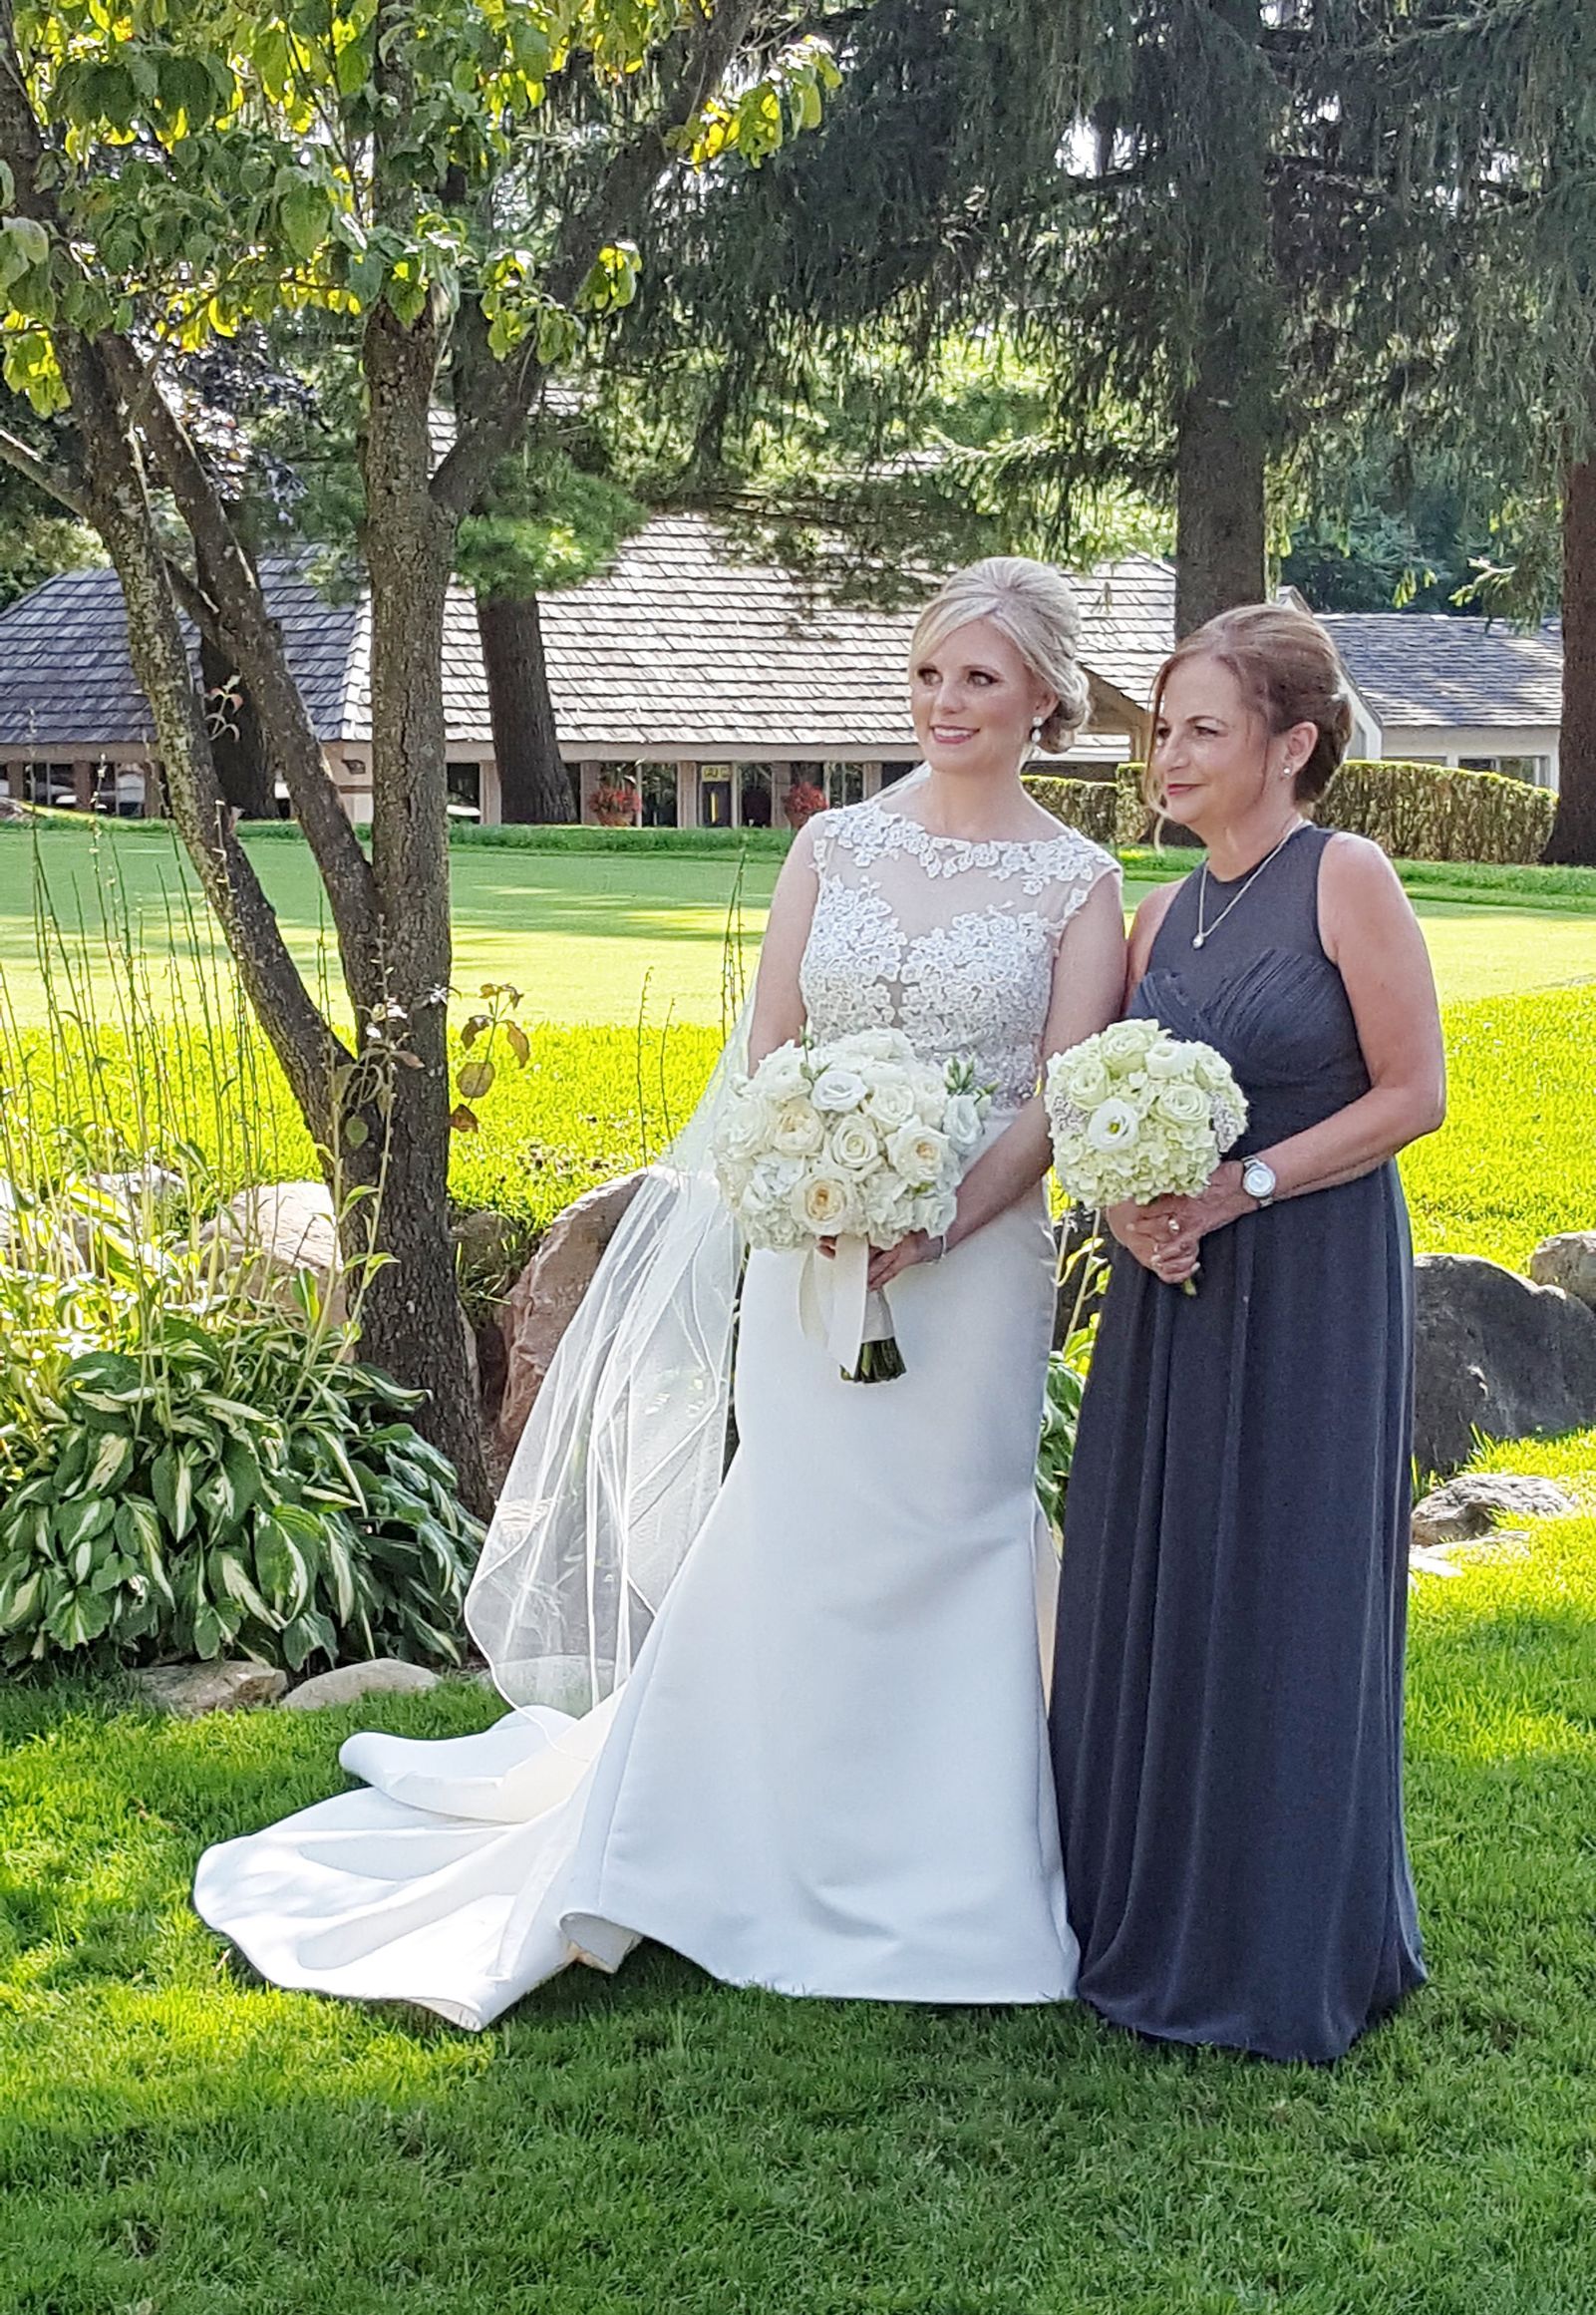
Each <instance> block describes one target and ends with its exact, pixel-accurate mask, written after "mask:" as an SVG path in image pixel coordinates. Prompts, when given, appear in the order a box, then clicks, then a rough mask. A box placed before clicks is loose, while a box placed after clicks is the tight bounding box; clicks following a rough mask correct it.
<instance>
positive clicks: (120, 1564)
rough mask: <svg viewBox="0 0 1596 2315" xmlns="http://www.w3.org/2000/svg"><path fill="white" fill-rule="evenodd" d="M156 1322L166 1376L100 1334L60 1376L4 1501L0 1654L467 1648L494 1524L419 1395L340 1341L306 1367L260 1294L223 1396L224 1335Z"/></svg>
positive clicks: (287, 1657) (451, 1657)
mask: <svg viewBox="0 0 1596 2315" xmlns="http://www.w3.org/2000/svg"><path fill="white" fill-rule="evenodd" d="M163 1332H164V1336H165V1339H164V1340H163V1342H162V1344H161V1346H160V1349H161V1360H160V1373H159V1374H156V1373H152V1372H151V1371H150V1370H149V1368H148V1366H147V1365H146V1364H142V1362H141V1360H140V1359H138V1358H136V1357H133V1356H130V1355H129V1354H127V1353H125V1352H120V1351H108V1350H97V1351H88V1352H85V1353H83V1354H81V1355H80V1356H79V1357H77V1358H74V1359H72V1360H71V1361H70V1362H69V1363H68V1365H67V1367H66V1369H65V1371H64V1373H63V1375H62V1377H61V1383H60V1415H61V1420H60V1423H59V1425H58V1426H57V1427H56V1428H55V1430H54V1431H53V1433H52V1435H51V1436H50V1438H49V1440H48V1441H47V1442H46V1443H45V1445H44V1449H43V1452H42V1453H40V1454H39V1455H38V1456H37V1458H36V1459H35V1460H36V1468H35V1469H34V1470H33V1471H32V1472H31V1474H30V1475H29V1476H28V1477H27V1478H25V1479H24V1480H23V1482H22V1484H21V1485H20V1486H19V1487H16V1488H13V1489H12V1490H11V1491H10V1493H9V1494H8V1496H7V1499H6V1502H5V1504H4V1507H3V1508H0V1656H3V1659H4V1661H5V1662H6V1663H7V1664H8V1665H16V1664H21V1663H25V1662H27V1661H29V1660H35V1659H38V1658H41V1657H44V1656H46V1655H48V1654H50V1653H52V1652H55V1651H60V1652H64V1653H68V1654H71V1653H74V1652H77V1651H90V1652H92V1653H93V1654H94V1655H96V1656H99V1657H101V1658H107V1659H109V1658H121V1659H125V1660H142V1659H149V1658H152V1657H157V1656H173V1655H175V1656H183V1657H186V1656H199V1657H210V1656H216V1655H219V1654H222V1653H225V1652H229V1651H234V1650H238V1651H242V1652H244V1653H246V1654H250V1655H254V1656H260V1657H265V1658H269V1659H271V1660H272V1661H274V1662H275V1661H281V1662H283V1663H286V1664H287V1665H289V1666H290V1667H291V1668H292V1669H294V1670H296V1671H297V1670H298V1669H299V1668H300V1667H301V1666H303V1665H304V1664H305V1663H306V1661H307V1660H308V1659H309V1658H311V1657H313V1656H321V1657H325V1658H326V1659H327V1660H328V1661H330V1662H336V1661H337V1660H338V1659H339V1658H340V1657H342V1656H346V1655H348V1654H350V1653H352V1652H358V1653H359V1654H361V1655H375V1654H379V1653H391V1654H398V1655H403V1656H410V1657H431V1658H435V1659H436V1658H442V1659H445V1660H446V1661H451V1662H453V1661H457V1660H458V1658H459V1655H460V1638H459V1634H460V1629H461V1606H462V1602H463V1598H464V1592H465V1586H466V1583H467V1580H468V1578H469V1576H470V1572H471V1568H472V1565H473V1563H474V1560H475V1557H476V1553H477V1550H478V1548H479V1543H480V1539H481V1530H480V1528H479V1526H478V1525H477V1523H476V1522H475V1520H473V1519H472V1518H471V1517H470V1515H469V1514H468V1513H466V1512H465V1511H464V1510H463V1509H462V1508H461V1506H460V1504H459V1502H458V1500H457V1499H456V1494H455V1487H454V1473H453V1471H452V1469H451V1467H450V1465H449V1464H448V1462H447V1461H446V1460H445V1459H444V1457H443V1456H441V1455H440V1454H439V1453H438V1452H437V1450H436V1449H435V1448H433V1447H430V1446H429V1445H428V1444H427V1442H426V1441H425V1440H424V1439H422V1438H421V1437H420V1436H419V1435H418V1433H417V1432H416V1431H415V1430H414V1429H413V1428H412V1427H411V1425H410V1424H409V1423H407V1422H405V1421H403V1420H402V1419H401V1418H402V1414H403V1411H404V1410H405V1409H406V1408H408V1407H411V1406H413V1405H414V1404H415V1399H414V1396H413V1394H411V1393H409V1392H406V1391H402V1390H401V1389H400V1388H399V1386H398V1385H397V1384H395V1383H393V1382H391V1381H390V1380H389V1379H388V1378H387V1377H386V1376H383V1375H380V1374H378V1373H376V1372H375V1371H374V1370H373V1369H371V1368H369V1367H361V1366H355V1365H350V1364H345V1363H342V1362H340V1361H339V1360H337V1359H336V1357H329V1358H328V1359H327V1360H326V1362H325V1364H324V1365H323V1366H322V1368H321V1369H320V1371H314V1372H311V1373H309V1374H307V1373H306V1372H305V1370H304V1366H303V1360H302V1353H301V1351H300V1348H299V1346H298V1345H297V1344H296V1343H295V1342H294V1341H293V1339H292V1338H293V1329H292V1325H291V1323H290V1322H289V1321H288V1320H286V1319H285V1318H283V1317H282V1316H280V1315H278V1314H276V1313H263V1314H262V1315H261V1316H260V1317H259V1318H258V1319H257V1320H256V1321H255V1322H254V1324H253V1334H254V1339H253V1340H252V1341H250V1342H248V1343H245V1344H240V1343H239V1342H237V1341H236V1340H234V1341H233V1342H232V1343H230V1344H229V1345H228V1346H227V1350H228V1352H229V1353H230V1354H236V1353H237V1352H238V1351H239V1350H240V1349H243V1350H244V1351H245V1352H246V1353H247V1354H248V1355H250V1357H251V1359H252V1363H253V1365H254V1388H253V1389H252V1391H251V1393H250V1396H249V1398H248V1399H247V1400H244V1399H240V1398H234V1397H229V1396H227V1395H226V1394H225V1392H224V1390H223V1389H222V1388H221V1387H220V1384H221V1377H220V1375H219V1373H218V1369H219V1368H220V1367H221V1365H222V1363H223V1352H222V1346H221V1345H220V1344H219V1343H218V1342H217V1340H216V1338H215V1337H214V1336H212V1335H211V1334H210V1333H208V1332H207V1330H206V1329H205V1328H204V1327H203V1326H201V1325H199V1324H197V1323H196V1322H195V1321H193V1320H192V1319H190V1318H187V1317H185V1316H183V1315H181V1314H180V1313H172V1314H170V1315H169V1316H168V1317H167V1318H166V1319H165V1321H164V1322H163ZM276 1386H281V1388H280V1389H279V1388H277V1387H276Z"/></svg>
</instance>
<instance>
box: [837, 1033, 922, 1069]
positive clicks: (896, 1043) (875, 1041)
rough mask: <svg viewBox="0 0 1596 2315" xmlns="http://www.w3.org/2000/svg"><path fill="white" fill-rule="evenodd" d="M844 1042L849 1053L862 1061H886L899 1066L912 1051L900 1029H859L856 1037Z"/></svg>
mask: <svg viewBox="0 0 1596 2315" xmlns="http://www.w3.org/2000/svg"><path fill="white" fill-rule="evenodd" d="M846 1042H847V1046H848V1049H849V1051H851V1052H853V1053H856V1054H858V1056H859V1057H860V1059H861V1060H863V1061H888V1062H898V1063H900V1064H901V1063H902V1062H904V1061H906V1060H907V1059H908V1057H909V1054H910V1052H911V1051H912V1048H911V1046H910V1044H909V1041H908V1039H907V1038H906V1037H905V1036H904V1034H903V1032H902V1030H901V1029H861V1030H860V1031H859V1032H858V1034H857V1035H856V1036H854V1037H850V1038H848V1039H847V1041H846Z"/></svg>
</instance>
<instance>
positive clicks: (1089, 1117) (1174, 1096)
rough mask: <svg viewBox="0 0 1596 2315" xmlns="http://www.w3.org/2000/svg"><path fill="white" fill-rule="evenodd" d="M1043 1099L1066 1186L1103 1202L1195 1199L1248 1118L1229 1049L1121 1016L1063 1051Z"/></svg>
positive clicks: (1089, 1200) (1188, 1286) (1052, 1065)
mask: <svg viewBox="0 0 1596 2315" xmlns="http://www.w3.org/2000/svg"><path fill="white" fill-rule="evenodd" d="M1043 1098H1044V1100H1045V1102H1046V1105H1047V1112H1048V1122H1049V1124H1050V1125H1051V1126H1052V1128H1053V1164H1054V1170H1055V1171H1056V1172H1057V1174H1058V1176H1059V1179H1060V1181H1061V1182H1062V1183H1063V1185H1064V1189H1065V1192H1066V1194H1067V1195H1068V1196H1070V1197H1073V1198H1074V1199H1075V1200H1076V1201H1077V1202H1078V1203H1079V1204H1081V1205H1088V1206H1093V1207H1097V1208H1100V1209H1101V1208H1102V1207H1103V1206H1106V1205H1118V1204H1120V1203H1122V1202H1123V1201H1124V1200H1126V1199H1133V1200H1134V1201H1135V1203H1136V1204H1137V1205H1150V1204H1151V1202H1152V1200H1153V1199H1154V1198H1155V1197H1194V1196H1195V1195H1196V1193H1197V1191H1198V1190H1199V1189H1201V1188H1202V1187H1203V1186H1204V1185H1205V1184H1206V1182H1207V1180H1208V1178H1209V1176H1210V1175H1211V1174H1212V1172H1213V1169H1214V1167H1215V1166H1216V1165H1217V1164H1218V1162H1219V1160H1220V1158H1221V1157H1223V1156H1224V1154H1225V1152H1226V1151H1227V1150H1228V1149H1229V1148H1230V1147H1231V1145H1232V1144H1233V1143H1234V1142H1236V1141H1237V1140H1239V1138H1240V1136H1241V1132H1242V1129H1243V1128H1244V1127H1245V1125H1246V1123H1247V1102H1246V1096H1245V1095H1244V1094H1243V1093H1242V1091H1241V1088H1240V1086H1238V1085H1237V1083H1236V1081H1235V1077H1234V1075H1233V1074H1232V1071H1231V1068H1230V1064H1229V1062H1227V1061H1226V1060H1225V1058H1224V1056H1223V1054H1220V1053H1216V1052H1215V1051H1214V1049H1213V1047H1212V1046H1211V1045H1199V1044H1195V1043H1188V1042H1185V1041H1183V1040H1181V1039H1179V1038H1175V1037H1171V1036H1170V1034H1169V1032H1168V1030H1167V1029H1165V1028H1164V1027H1163V1025H1162V1024H1161V1022H1158V1021H1116V1022H1114V1023H1113V1024H1112V1026H1111V1027H1109V1028H1107V1029H1104V1030H1102V1031H1100V1032H1099V1034H1098V1035H1097V1036H1096V1037H1088V1038H1087V1039H1086V1040H1085V1041H1084V1042H1083V1043H1082V1044H1080V1045H1072V1046H1071V1047H1070V1049H1069V1051H1068V1052H1067V1053H1056V1054H1055V1055H1054V1056H1053V1059H1052V1060H1051V1061H1050V1062H1049V1063H1048V1074H1047V1082H1046V1086H1045V1088H1044V1095H1043ZM1195 1291H1196V1288H1195V1286H1194V1285H1193V1284H1192V1281H1191V1280H1190V1279H1189V1278H1188V1279H1187V1280H1186V1281H1185V1292H1186V1293H1188V1294H1192V1293H1195Z"/></svg>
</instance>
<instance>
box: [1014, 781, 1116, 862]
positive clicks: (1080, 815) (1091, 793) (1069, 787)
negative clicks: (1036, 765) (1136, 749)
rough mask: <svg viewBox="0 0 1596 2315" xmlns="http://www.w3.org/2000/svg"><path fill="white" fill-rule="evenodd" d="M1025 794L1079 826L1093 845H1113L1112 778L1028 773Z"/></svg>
mask: <svg viewBox="0 0 1596 2315" xmlns="http://www.w3.org/2000/svg"><path fill="white" fill-rule="evenodd" d="M1025 786H1026V793H1027V795H1028V796H1032V797H1034V798H1035V799H1036V801H1037V803H1038V804H1040V805H1041V807H1042V809H1043V811H1044V812H1051V813H1052V814H1053V816H1054V818H1055V820H1062V821H1063V822H1064V824H1065V826H1066V827H1074V828H1079V829H1080V831H1081V833H1082V834H1083V835H1084V836H1090V837H1091V838H1092V841H1093V842H1094V843H1095V844H1108V845H1110V846H1113V844H1114V843H1115V842H1116V841H1117V834H1118V799H1117V794H1116V790H1115V784H1114V782H1113V781H1112V780H1065V779H1061V778H1057V777H1055V776H1054V775H1053V774H1052V773H1040V772H1028V773H1027V774H1026V778H1025Z"/></svg>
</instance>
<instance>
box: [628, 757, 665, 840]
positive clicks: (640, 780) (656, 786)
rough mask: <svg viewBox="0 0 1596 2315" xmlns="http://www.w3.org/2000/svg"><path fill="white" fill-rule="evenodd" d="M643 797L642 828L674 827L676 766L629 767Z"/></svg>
mask: <svg viewBox="0 0 1596 2315" xmlns="http://www.w3.org/2000/svg"><path fill="white" fill-rule="evenodd" d="M629 769H630V770H631V771H632V773H633V776H634V777H635V779H636V781H637V785H638V787H639V788H640V790H641V791H642V796H643V826H644V827H675V826H676V766H675V765H674V764H638V765H635V766H631V767H629Z"/></svg>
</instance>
